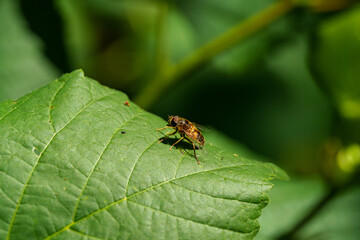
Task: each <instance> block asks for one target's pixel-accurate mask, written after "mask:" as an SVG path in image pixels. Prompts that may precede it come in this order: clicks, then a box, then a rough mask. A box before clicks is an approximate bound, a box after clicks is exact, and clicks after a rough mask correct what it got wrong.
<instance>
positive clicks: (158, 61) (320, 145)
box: [0, 0, 360, 239]
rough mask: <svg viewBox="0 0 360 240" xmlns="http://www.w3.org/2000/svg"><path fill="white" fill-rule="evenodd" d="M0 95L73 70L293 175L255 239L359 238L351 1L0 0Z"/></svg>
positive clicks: (358, 97)
mask: <svg viewBox="0 0 360 240" xmlns="http://www.w3.org/2000/svg"><path fill="white" fill-rule="evenodd" d="M0 30H1V34H0V100H5V99H9V98H11V99H16V98H18V97H20V96H22V95H24V94H25V93H27V92H29V91H32V90H34V89H36V88H38V87H40V86H42V85H44V84H46V83H47V82H49V81H51V80H53V79H55V78H57V77H58V76H60V75H61V74H62V73H65V72H70V71H72V70H74V69H77V68H82V69H83V70H84V71H85V73H86V75H87V76H90V77H92V78H94V79H96V80H98V81H100V82H101V83H102V84H104V85H107V86H109V87H112V88H116V89H119V90H121V91H124V92H126V93H127V94H128V95H129V96H130V98H131V99H133V100H134V101H135V102H136V103H138V104H139V105H140V106H142V107H144V108H145V109H147V110H149V111H151V112H153V113H155V114H158V115H160V116H162V117H164V119H166V118H167V115H171V114H177V115H180V116H184V117H187V118H189V119H190V120H192V121H195V122H198V123H201V124H204V125H206V126H208V128H210V129H211V130H210V131H206V132H205V135H206V139H207V141H208V142H217V143H218V144H219V145H222V147H224V148H227V149H229V150H232V151H234V152H237V153H239V154H242V155H245V156H247V157H250V158H256V159H266V161H272V162H274V163H276V164H278V165H279V166H281V167H282V168H284V169H285V170H286V171H287V172H289V174H290V176H291V178H292V179H291V180H290V181H289V182H279V183H278V184H276V187H275V188H274V190H273V191H272V192H271V193H270V199H271V204H270V205H269V207H268V208H266V209H265V210H264V212H263V216H262V217H261V218H260V223H261V226H262V229H261V231H260V233H259V235H258V237H257V239H291V238H295V237H297V238H299V239H360V230H359V229H360V221H358V220H357V219H358V218H357V217H359V216H360V208H359V206H360V205H359V204H358V203H359V201H360V188H359V187H358V184H356V183H358V179H357V175H358V169H359V167H358V166H359V165H360V145H359V143H360V134H359V133H360V3H358V1H355V0H292V1H290V0H279V1H275V0H253V1H245V0H226V1H217V0H198V1H176V0H173V1H166V0H152V1H151V0H121V1H120V0H101V1H100V0H53V1H49V0H38V1H36V2H33V1H26V0H0Z"/></svg>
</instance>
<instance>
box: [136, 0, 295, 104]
mask: <svg viewBox="0 0 360 240" xmlns="http://www.w3.org/2000/svg"><path fill="white" fill-rule="evenodd" d="M293 7H294V4H293V2H292V1H291V0H280V1H276V2H275V3H274V4H272V5H270V6H269V7H268V8H266V9H264V10H262V11H261V12H259V13H257V14H256V15H254V16H252V17H250V18H248V19H246V20H245V21H243V22H241V23H239V24H238V25H236V26H234V27H233V28H231V29H230V30H228V31H227V32H225V33H224V34H222V35H221V36H219V37H217V38H215V39H214V40H212V41H210V42H209V43H207V44H205V45H204V46H202V47H200V48H199V49H197V50H196V51H194V52H193V53H192V54H190V55H189V56H188V57H186V58H184V59H183V60H182V61H181V62H180V63H178V64H177V65H176V66H175V67H173V68H169V69H167V70H166V71H165V72H164V74H158V75H157V76H156V77H155V78H154V79H153V80H152V81H150V82H148V84H147V86H145V87H144V88H143V89H142V91H140V92H139V94H138V95H137V96H136V97H135V99H134V101H135V102H136V103H137V104H139V105H140V106H142V107H143V108H149V107H150V106H152V105H153V104H154V103H155V102H156V100H157V99H158V98H159V97H160V96H161V95H162V94H163V93H164V92H165V91H166V90H167V89H169V88H170V87H171V86H173V85H174V84H175V83H176V82H178V81H179V80H180V79H181V78H184V77H186V76H188V75H189V74H191V73H193V72H194V71H195V70H196V69H198V68H200V67H202V66H203V65H205V64H206V63H207V62H209V61H210V60H211V59H213V58H214V57H215V56H217V55H218V54H220V53H222V52H224V51H225V50H227V49H229V48H230V47H232V46H234V45H235V44H237V43H239V42H241V41H243V40H244V39H246V38H247V37H249V36H251V35H252V34H254V33H256V32H258V31H259V30H261V29H263V28H264V27H266V26H268V25H270V24H271V23H272V22H274V21H275V20H276V19H278V18H279V17H281V16H283V15H285V14H286V13H287V12H289V11H290V10H291V9H293Z"/></svg>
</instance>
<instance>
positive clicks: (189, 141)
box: [185, 137, 200, 165]
mask: <svg viewBox="0 0 360 240" xmlns="http://www.w3.org/2000/svg"><path fill="white" fill-rule="evenodd" d="M185 139H186V140H188V141H189V142H190V143H191V144H192V145H193V148H194V157H195V159H196V161H197V163H198V164H199V165H200V161H199V159H198V158H197V156H196V148H195V144H194V142H193V141H191V140H190V139H189V138H187V137H185Z"/></svg>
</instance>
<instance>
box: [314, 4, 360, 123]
mask: <svg viewBox="0 0 360 240" xmlns="http://www.w3.org/2000/svg"><path fill="white" fill-rule="evenodd" d="M359 21H360V6H357V7H355V8H352V9H350V10H349V11H345V12H343V13H341V14H338V15H335V16H334V17H332V18H329V19H328V20H326V21H324V22H323V23H322V24H321V25H319V28H318V32H317V34H316V39H317V42H316V45H315V47H314V51H312V53H313V56H312V64H313V67H314V70H315V71H316V73H317V74H318V75H319V77H318V78H316V79H317V80H319V81H320V83H321V85H322V86H323V87H324V88H325V90H327V92H328V94H329V95H330V96H331V97H333V100H334V103H335V105H336V107H337V108H338V110H339V112H340V113H341V115H342V116H343V117H345V118H349V119H359V118H360V97H359V96H360V81H359V75H360V67H359V63H360V35H359V24H358V23H359ZM354 23H357V24H354Z"/></svg>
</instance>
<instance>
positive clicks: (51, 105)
mask: <svg viewBox="0 0 360 240" xmlns="http://www.w3.org/2000/svg"><path fill="white" fill-rule="evenodd" d="M66 83H67V81H66V82H63V84H62V85H61V87H60V88H59V89H58V90H57V91H56V92H55V94H54V96H53V97H52V99H51V101H50V108H49V109H50V110H49V123H50V125H51V128H52V130H53V132H55V129H54V125H53V122H52V117H51V111H52V107H53V103H54V100H55V98H56V96H57V94H58V93H59V92H60V90H61V89H62V88H63V87H64V86H65V85H66Z"/></svg>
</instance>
